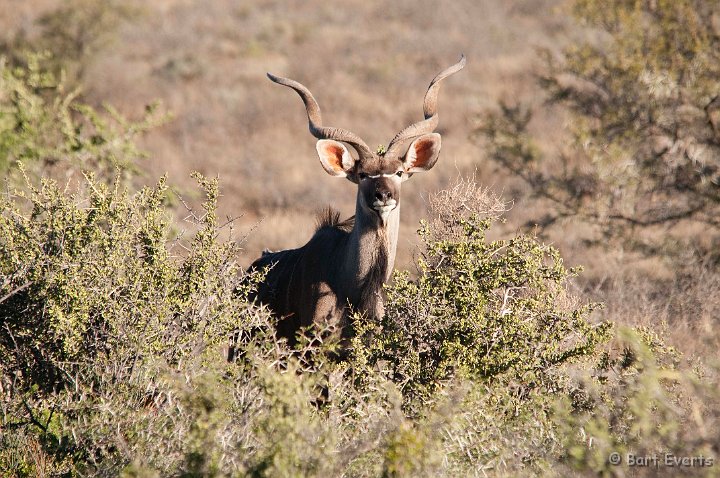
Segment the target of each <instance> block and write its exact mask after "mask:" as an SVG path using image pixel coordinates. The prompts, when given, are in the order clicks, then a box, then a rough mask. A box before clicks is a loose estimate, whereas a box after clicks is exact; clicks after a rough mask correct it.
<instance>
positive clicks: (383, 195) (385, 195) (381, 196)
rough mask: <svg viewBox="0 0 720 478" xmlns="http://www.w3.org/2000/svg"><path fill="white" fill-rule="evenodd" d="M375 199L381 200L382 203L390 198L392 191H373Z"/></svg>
mask: <svg viewBox="0 0 720 478" xmlns="http://www.w3.org/2000/svg"><path fill="white" fill-rule="evenodd" d="M375 199H377V200H378V201H382V202H384V203H386V202H388V200H390V199H392V193H391V192H390V191H387V190H385V191H375Z"/></svg>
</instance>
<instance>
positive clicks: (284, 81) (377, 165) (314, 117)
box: [268, 55, 465, 223]
mask: <svg viewBox="0 0 720 478" xmlns="http://www.w3.org/2000/svg"><path fill="white" fill-rule="evenodd" d="M464 66H465V56H464V55H463V56H461V57H460V61H458V62H457V63H456V64H454V65H453V66H451V67H449V68H446V69H445V70H443V71H441V72H440V73H439V74H438V75H437V76H436V77H435V78H434V79H433V80H432V82H430V86H429V87H428V90H427V92H426V93H425V101H424V102H423V112H424V114H425V119H424V120H422V121H419V122H417V123H414V124H411V125H410V126H408V127H407V128H405V129H403V130H402V131H400V132H399V133H398V134H396V135H395V137H394V138H393V139H392V141H390V144H389V145H388V147H387V149H385V150H383V151H378V152H374V151H372V150H371V149H370V148H368V146H367V144H365V142H364V141H363V140H362V139H361V138H360V137H359V136H357V135H356V134H354V133H352V132H350V131H347V130H344V129H341V128H334V127H330V126H323V125H322V119H321V115H320V107H319V106H318V104H317V101H315V98H314V97H313V95H312V94H311V93H310V90H308V89H307V88H306V87H305V86H303V85H302V84H300V83H298V82H297V81H294V80H290V79H288V78H280V77H278V76H275V75H271V74H270V73H268V78H270V79H271V80H272V81H274V82H275V83H278V84H281V85H284V86H288V87H290V88H292V89H293V90H295V91H296V92H297V93H298V94H299V95H300V97H301V98H302V100H303V103H305V108H306V110H307V115H308V122H309V126H310V133H312V134H313V136H315V137H316V138H318V139H319V140H320V141H318V142H317V152H318V156H319V157H320V163H321V164H322V166H323V168H324V169H325V171H327V172H328V174H330V175H332V176H336V177H344V178H347V179H349V180H350V181H352V182H353V183H356V184H357V185H358V202H359V204H360V207H362V212H364V213H374V214H375V215H376V217H378V218H379V219H380V220H381V221H382V222H383V223H385V222H386V220H387V218H388V216H389V215H390V213H391V212H392V211H393V210H395V209H397V207H398V206H399V205H400V186H401V184H402V183H403V182H405V181H406V180H407V179H409V178H410V176H412V175H413V174H414V173H418V172H422V171H427V170H428V169H430V168H432V167H433V165H435V162H436V161H437V159H438V154H439V153H440V135H439V134H437V133H433V131H434V130H435V128H436V127H437V125H438V115H437V97H438V93H439V91H440V83H441V81H442V80H443V79H445V78H447V77H448V76H450V75H452V74H453V73H456V72H458V71H460V70H461V69H462V68H463V67H464ZM409 140H413V142H412V143H411V144H410V147H409V148H408V149H407V152H405V154H404V155H403V154H401V153H402V149H401V148H402V146H403V144H404V143H405V142H406V141H409ZM341 141H342V142H341ZM343 143H347V144H349V145H351V146H352V147H353V148H354V149H355V151H357V159H355V158H354V157H353V155H352V154H350V152H349V151H348V149H347V148H346V147H345V145H344V144H343Z"/></svg>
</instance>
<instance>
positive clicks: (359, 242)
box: [348, 194, 400, 281]
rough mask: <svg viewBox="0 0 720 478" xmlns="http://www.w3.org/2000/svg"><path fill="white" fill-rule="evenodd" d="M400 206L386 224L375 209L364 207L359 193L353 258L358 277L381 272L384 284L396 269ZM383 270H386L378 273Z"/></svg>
mask: <svg viewBox="0 0 720 478" xmlns="http://www.w3.org/2000/svg"><path fill="white" fill-rule="evenodd" d="M399 228H400V206H399V205H398V207H396V208H395V209H394V210H392V211H390V212H389V213H388V215H387V218H386V219H385V220H384V221H383V220H382V219H381V218H380V216H379V215H378V214H377V213H376V212H375V211H373V210H370V209H368V208H366V207H364V206H363V205H362V204H361V198H360V195H359V194H358V198H357V203H356V206H355V226H354V227H353V230H352V233H351V239H350V243H349V247H350V248H351V249H352V251H349V252H350V254H348V257H349V258H352V259H351V261H352V262H353V263H354V264H352V265H351V267H352V269H354V272H355V277H356V278H357V279H359V280H361V281H362V280H364V279H365V277H366V276H368V275H369V274H371V273H373V272H374V273H377V272H380V274H381V276H382V277H383V280H384V281H387V280H388V279H390V275H391V274H392V271H393V267H394V266H395V253H396V250H397V239H398V230H399ZM377 267H382V268H383V269H384V270H383V271H377V270H375V269H376V268H377Z"/></svg>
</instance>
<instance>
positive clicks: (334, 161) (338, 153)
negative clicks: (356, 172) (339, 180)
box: [325, 144, 344, 171]
mask: <svg viewBox="0 0 720 478" xmlns="http://www.w3.org/2000/svg"><path fill="white" fill-rule="evenodd" d="M343 152H344V151H343V149H342V147H340V146H337V145H335V144H328V145H325V155H326V156H327V159H328V162H329V163H330V165H331V166H332V167H333V168H334V169H336V170H338V171H343V165H342V157H343Z"/></svg>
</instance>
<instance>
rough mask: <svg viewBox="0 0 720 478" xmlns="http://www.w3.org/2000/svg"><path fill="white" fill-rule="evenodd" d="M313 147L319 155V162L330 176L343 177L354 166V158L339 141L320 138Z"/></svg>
mask: <svg viewBox="0 0 720 478" xmlns="http://www.w3.org/2000/svg"><path fill="white" fill-rule="evenodd" d="M315 148H316V149H317V152H318V156H320V164H322V167H323V168H324V169H325V171H327V172H328V174H330V175H331V176H337V177H339V178H344V177H346V176H347V175H348V173H349V172H350V171H352V169H353V168H354V167H355V159H353V157H352V155H351V154H350V151H348V150H347V148H346V147H345V145H344V144H342V143H341V142H339V141H334V140H332V139H321V140H320V141H318V142H317V144H316V145H315Z"/></svg>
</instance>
